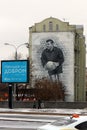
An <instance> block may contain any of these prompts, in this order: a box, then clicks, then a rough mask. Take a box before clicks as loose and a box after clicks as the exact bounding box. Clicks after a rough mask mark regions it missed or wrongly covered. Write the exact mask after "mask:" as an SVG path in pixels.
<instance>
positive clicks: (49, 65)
mask: <svg viewBox="0 0 87 130" xmlns="http://www.w3.org/2000/svg"><path fill="white" fill-rule="evenodd" d="M63 62H64V55H63V52H62V50H61V49H60V48H58V47H56V46H54V41H53V40H52V39H48V40H46V48H45V49H44V50H43V52H42V54H41V63H42V66H43V67H44V68H45V70H47V71H48V74H49V77H50V80H53V79H56V80H57V81H59V74H60V73H63V70H62V64H63Z"/></svg>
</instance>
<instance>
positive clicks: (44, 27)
mask: <svg viewBox="0 0 87 130" xmlns="http://www.w3.org/2000/svg"><path fill="white" fill-rule="evenodd" d="M43 31H44V32H45V31H46V25H45V24H44V25H43Z"/></svg>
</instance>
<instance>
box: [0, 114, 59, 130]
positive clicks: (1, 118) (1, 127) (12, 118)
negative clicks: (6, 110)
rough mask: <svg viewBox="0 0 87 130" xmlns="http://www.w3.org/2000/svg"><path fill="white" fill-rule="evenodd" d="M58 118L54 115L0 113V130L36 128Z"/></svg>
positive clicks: (32, 129) (29, 129)
mask: <svg viewBox="0 0 87 130" xmlns="http://www.w3.org/2000/svg"><path fill="white" fill-rule="evenodd" d="M57 119H58V116H53V115H52V116H50V115H30V114H0V130H36V129H37V128H38V127H39V126H42V125H45V124H46V123H49V122H53V121H55V120H57Z"/></svg>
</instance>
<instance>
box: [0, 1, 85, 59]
mask: <svg viewBox="0 0 87 130" xmlns="http://www.w3.org/2000/svg"><path fill="white" fill-rule="evenodd" d="M48 17H54V18H58V19H60V20H62V21H65V22H69V24H75V25H76V24H77V25H83V27H84V35H85V38H86V39H87V0H0V59H1V60H6V59H8V58H9V59H10V58H12V56H13V54H14V53H15V48H14V47H13V46H6V45H4V43H9V44H12V45H14V46H16V48H17V47H18V46H19V45H21V44H24V43H26V42H28V41H29V27H31V26H33V25H34V24H35V23H38V22H41V21H43V20H44V19H46V18H48ZM86 44H87V40H86ZM17 51H18V53H20V52H21V53H22V55H23V56H24V58H25V57H26V56H27V55H28V49H27V48H26V46H25V45H23V46H20V48H18V49H17Z"/></svg>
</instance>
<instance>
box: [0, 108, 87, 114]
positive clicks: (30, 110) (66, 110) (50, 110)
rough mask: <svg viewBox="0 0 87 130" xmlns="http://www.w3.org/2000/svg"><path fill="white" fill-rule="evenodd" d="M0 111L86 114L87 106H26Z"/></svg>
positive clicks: (0, 109)
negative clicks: (83, 107) (71, 107)
mask: <svg viewBox="0 0 87 130" xmlns="http://www.w3.org/2000/svg"><path fill="white" fill-rule="evenodd" d="M0 112H23V113H38V114H39V113H52V114H73V113H77V114H87V108H85V109H63V108H60V109H33V108H32V109H30V108H29V109H28V108H13V109H9V108H0Z"/></svg>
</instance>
